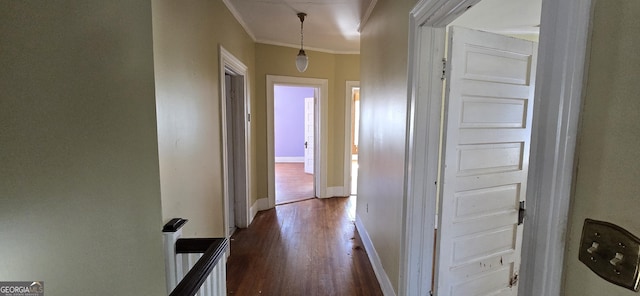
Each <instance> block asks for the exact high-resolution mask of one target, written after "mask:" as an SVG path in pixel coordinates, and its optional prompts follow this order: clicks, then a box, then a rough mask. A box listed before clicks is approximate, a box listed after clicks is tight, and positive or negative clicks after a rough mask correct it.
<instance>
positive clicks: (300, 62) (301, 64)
mask: <svg viewBox="0 0 640 296" xmlns="http://www.w3.org/2000/svg"><path fill="white" fill-rule="evenodd" d="M307 66H309V57H307V54H306V53H305V52H304V50H302V49H301V50H300V51H299V52H298V56H297V57H296V68H298V71H300V72H304V71H306V70H307Z"/></svg>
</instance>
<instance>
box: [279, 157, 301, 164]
mask: <svg viewBox="0 0 640 296" xmlns="http://www.w3.org/2000/svg"><path fill="white" fill-rule="evenodd" d="M275 162H296V163H297V162H301V163H304V156H282V157H276V158H275Z"/></svg>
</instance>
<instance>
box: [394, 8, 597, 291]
mask: <svg viewBox="0 0 640 296" xmlns="http://www.w3.org/2000/svg"><path fill="white" fill-rule="evenodd" d="M478 2H479V1H478V0H471V1H465V0H452V1H440V2H438V1H433V2H424V3H422V2H421V3H419V4H418V5H417V6H416V7H415V8H414V9H413V10H412V12H411V16H410V23H411V25H410V31H411V33H410V42H409V43H410V44H412V46H411V48H410V54H409V64H410V65H412V67H411V68H410V75H409V77H410V78H409V89H410V106H411V107H410V111H409V113H410V119H409V136H408V142H407V143H408V147H407V151H408V155H407V158H408V159H409V160H408V165H407V168H406V172H407V183H406V184H407V185H406V192H407V194H406V197H407V201H406V207H405V210H406V212H407V214H406V220H405V226H406V227H405V237H406V238H407V239H406V242H405V246H406V248H405V250H404V252H405V253H404V255H403V258H404V260H403V269H404V270H403V272H404V274H405V275H406V276H405V277H404V279H405V281H404V282H403V283H402V287H401V291H402V292H401V293H402V294H407V295H414V294H415V295H423V294H429V293H435V294H436V295H440V293H438V291H437V288H438V287H437V286H436V287H433V286H432V285H431V278H432V277H431V273H432V268H433V267H434V266H435V264H438V262H437V261H438V260H440V259H441V258H440V257H435V260H436V263H435V264H434V261H433V259H434V257H433V256H431V255H432V254H434V253H433V250H434V246H433V240H432V238H433V236H434V231H433V230H434V226H435V220H436V219H435V209H436V199H435V196H436V194H435V188H436V187H437V186H438V185H439V184H437V183H436V182H434V181H435V180H437V176H438V174H439V171H438V169H437V168H438V165H437V163H438V161H439V159H440V157H439V156H438V147H439V142H440V141H439V139H438V138H439V135H440V116H441V110H442V109H441V107H444V108H446V105H444V104H442V103H441V101H442V92H443V88H442V84H441V78H442V74H443V70H442V57H443V53H444V47H445V46H444V40H445V28H444V27H445V26H446V25H447V24H449V23H451V21H452V20H453V19H455V18H456V17H457V16H459V15H460V14H462V13H463V12H464V11H465V10H467V9H469V8H470V7H471V6H473V5H475V4H476V3H478ZM546 4H547V5H545V6H543V7H542V14H541V15H542V17H541V28H542V32H541V35H540V40H541V42H540V43H541V45H542V46H541V47H540V54H539V56H540V63H538V64H537V66H538V69H537V70H536V71H537V73H538V74H537V75H535V78H536V79H537V81H536V83H535V84H536V94H535V102H536V104H535V106H534V109H535V112H534V118H533V122H532V123H531V126H532V129H533V140H532V144H531V146H532V150H531V157H530V158H528V157H527V161H528V163H531V165H532V166H531V170H530V172H529V179H530V183H531V184H535V185H534V186H529V188H528V189H527V194H528V198H529V199H533V200H532V205H533V207H534V208H533V209H534V211H532V212H531V214H529V215H527V224H526V226H525V228H524V240H523V242H522V243H523V254H524V255H523V256H522V260H523V264H522V269H521V272H522V276H521V277H519V280H520V284H518V286H519V287H520V291H519V292H520V293H521V294H523V295H524V294H527V295H529V294H531V295H560V291H561V282H562V281H561V276H562V258H563V249H564V243H565V242H564V234H563V233H562V231H558V229H565V227H566V218H567V214H568V209H569V207H568V203H569V196H570V195H569V193H570V188H571V176H572V170H571V168H572V165H573V156H574V152H573V148H574V147H575V136H576V134H577V127H576V126H577V121H578V120H577V118H578V117H579V113H580V99H581V92H580V90H581V89H582V81H583V80H582V78H583V77H582V75H583V69H584V58H585V44H586V43H587V36H588V35H587V31H588V23H589V20H590V5H591V1H581V0H580V1H578V0H568V1H548V2H546ZM517 10H522V9H518V8H516V10H514V11H517ZM489 17H493V18H496V19H498V20H501V19H502V18H500V17H497V16H496V15H495V14H493V15H490V16H489ZM449 114H450V113H449ZM446 115H447V113H445V116H446ZM458 115H459V114H458ZM507 150H508V149H507ZM423 156H425V157H423ZM448 165H449V164H445V165H444V166H448ZM425 180H426V181H427V182H425ZM431 184H433V185H435V186H431ZM440 220H441V219H440ZM459 245H460V246H462V245H464V242H462V241H459ZM459 258H462V257H459ZM447 259H450V258H447ZM463 259H464V258H463ZM416 263H417V264H416ZM500 263H502V262H500ZM480 265H481V264H478V265H477V266H478V267H481V266H480ZM487 266H489V267H490V266H491V264H489V265H487ZM494 266H495V265H494ZM482 267H484V265H483V266H482ZM456 270H460V269H456ZM516 283H518V282H517V281H515V280H514V284H516ZM432 288H435V289H432ZM474 291H478V290H474ZM512 292H513V291H510V292H509V293H508V294H505V295H512ZM443 295H447V293H444V294H443Z"/></svg>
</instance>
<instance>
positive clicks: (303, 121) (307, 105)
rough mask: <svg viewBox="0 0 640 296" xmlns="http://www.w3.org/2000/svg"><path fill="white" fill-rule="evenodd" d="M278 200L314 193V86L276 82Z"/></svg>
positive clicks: (305, 197) (281, 202)
mask: <svg viewBox="0 0 640 296" xmlns="http://www.w3.org/2000/svg"><path fill="white" fill-rule="evenodd" d="M273 91H274V131H273V132H274V148H275V149H274V152H275V155H274V159H275V189H276V191H275V199H276V200H275V202H276V204H277V205H278V204H283V203H289V202H293V201H299V200H304V199H309V198H314V197H315V184H314V178H313V176H314V164H315V163H314V155H315V116H314V115H315V101H316V99H315V91H316V90H315V88H313V87H308V86H290V85H274V89H273Z"/></svg>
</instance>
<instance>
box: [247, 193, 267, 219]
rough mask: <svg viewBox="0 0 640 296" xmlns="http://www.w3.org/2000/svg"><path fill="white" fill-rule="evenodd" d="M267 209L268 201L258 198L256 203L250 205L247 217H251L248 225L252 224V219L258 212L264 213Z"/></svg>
mask: <svg viewBox="0 0 640 296" xmlns="http://www.w3.org/2000/svg"><path fill="white" fill-rule="evenodd" d="M267 209H269V199H268V198H266V197H265V198H259V199H258V200H256V202H254V203H253V205H251V209H249V215H251V219H250V220H249V224H251V222H253V218H255V217H256V215H257V214H258V212H259V211H264V210H267Z"/></svg>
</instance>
